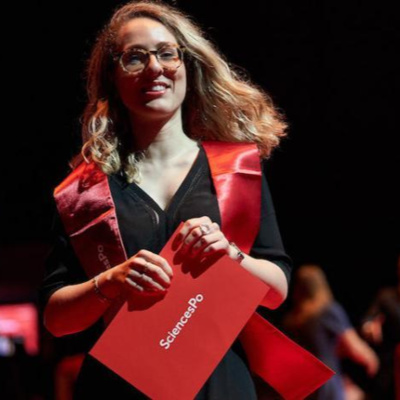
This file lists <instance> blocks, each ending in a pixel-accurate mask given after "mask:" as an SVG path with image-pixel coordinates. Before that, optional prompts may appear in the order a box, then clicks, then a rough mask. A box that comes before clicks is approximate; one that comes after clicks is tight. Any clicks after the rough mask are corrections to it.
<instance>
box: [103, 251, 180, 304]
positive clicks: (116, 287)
mask: <svg viewBox="0 0 400 400" xmlns="http://www.w3.org/2000/svg"><path fill="white" fill-rule="evenodd" d="M172 277H173V271H172V268H171V266H170V265H169V264H168V262H167V260H166V259H165V258H163V257H161V256H159V255H158V254H154V253H152V252H151V251H148V250H140V251H139V252H137V253H136V254H135V255H134V256H132V257H131V258H129V259H128V260H126V261H124V262H123V263H122V264H119V265H117V266H115V267H113V268H110V269H108V270H107V271H105V272H103V273H102V274H101V276H100V277H99V280H98V285H99V289H100V291H101V292H102V293H103V294H104V295H105V296H107V297H108V298H110V299H114V298H117V297H119V296H121V295H122V296H126V295H127V294H128V293H129V291H133V292H135V293H138V294H142V295H154V294H160V293H164V292H165V291H166V290H167V289H168V288H169V286H170V285H171V279H172Z"/></svg>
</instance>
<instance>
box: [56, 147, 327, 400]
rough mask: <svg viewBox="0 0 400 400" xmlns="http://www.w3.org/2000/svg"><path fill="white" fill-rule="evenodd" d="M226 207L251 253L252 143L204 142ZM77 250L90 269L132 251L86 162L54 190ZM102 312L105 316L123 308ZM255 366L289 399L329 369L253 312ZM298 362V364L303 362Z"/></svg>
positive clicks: (256, 165)
mask: <svg viewBox="0 0 400 400" xmlns="http://www.w3.org/2000/svg"><path fill="white" fill-rule="evenodd" d="M202 144H203V147H204V149H205V151H206V154H207V157H208V160H209V164H210V169H211V174H212V178H213V182H214V185H215V188H216V192H217V199H218V205H219V208H220V213H221V224H222V230H223V231H224V233H225V235H226V236H227V238H228V239H229V240H230V241H233V242H235V243H236V244H237V245H238V246H239V247H240V248H241V249H242V250H243V251H244V252H246V253H248V252H249V251H250V249H251V247H252V244H253V242H254V240H255V238H256V235H257V232H258V230H259V225H260V211H261V210H260V207H261V168H260V159H259V155H258V150H257V148H256V146H255V145H254V144H246V143H226V142H203V143H202ZM54 197H55V199H56V203H57V207H58V210H59V213H60V216H61V219H62V221H63V224H64V226H65V230H66V232H67V234H68V235H69V237H70V240H71V243H72V245H73V247H74V250H75V252H76V254H77V256H78V258H79V260H80V262H81V264H82V266H83V268H84V269H85V272H86V274H87V275H88V277H92V276H94V275H96V274H98V273H100V272H101V271H103V270H104V269H107V268H110V267H111V266H113V265H117V264H119V263H121V262H123V261H124V260H126V259H127V255H126V253H125V249H124V246H123V243H122V239H121V235H120V231H119V227H118V221H117V217H116V211H115V205H114V202H113V199H112V196H111V192H110V188H109V185H108V180H107V176H106V175H105V174H104V173H103V172H101V171H100V170H99V169H98V168H97V166H96V165H95V164H94V163H91V164H85V163H82V164H81V165H80V166H79V167H78V168H76V169H75V170H74V171H73V172H72V173H71V174H70V175H69V176H68V177H67V178H66V179H65V180H64V181H63V182H62V183H61V184H60V185H59V186H58V187H57V188H56V189H55V191H54ZM120 306H121V303H120V304H116V305H115V306H113V307H112V308H111V309H110V310H109V311H108V312H107V313H106V315H105V316H104V320H105V322H106V323H107V322H108V321H110V320H111V319H112V317H113V315H115V313H116V312H117V311H118V309H119V308H120ZM240 339H241V342H242V344H243V347H244V349H245V351H246V354H247V357H248V360H249V364H250V367H251V369H252V371H253V372H255V373H256V374H258V375H259V376H261V377H262V378H263V379H264V380H265V381H267V382H268V383H269V384H270V385H271V386H272V387H274V388H275V390H277V391H278V392H279V393H280V394H281V395H282V396H283V397H284V398H285V399H288V400H297V399H303V398H304V397H306V396H307V395H308V394H309V393H311V392H312V391H314V390H315V389H316V388H318V387H319V386H320V385H322V384H323V383H324V382H325V381H326V380H328V379H329V378H330V377H331V376H332V371H331V370H329V369H328V368H327V367H326V366H325V365H324V364H322V363H321V362H320V361H319V360H317V359H316V358H315V357H314V356H312V355H311V354H310V353H308V352H306V351H305V350H304V349H302V348H301V347H299V346H298V345H297V344H295V343H294V342H292V341H291V340H290V339H289V338H287V337H286V336H285V335H283V333H282V332H280V331H279V330H278V329H276V328H275V327H274V326H273V325H271V324H270V323H269V322H268V321H266V320H265V319H263V318H262V317H261V316H260V315H258V314H256V313H255V314H254V315H253V316H252V317H251V318H250V320H249V322H248V323H247V325H246V326H245V327H244V328H243V331H242V332H241V334H240ZM300 368H301V369H300Z"/></svg>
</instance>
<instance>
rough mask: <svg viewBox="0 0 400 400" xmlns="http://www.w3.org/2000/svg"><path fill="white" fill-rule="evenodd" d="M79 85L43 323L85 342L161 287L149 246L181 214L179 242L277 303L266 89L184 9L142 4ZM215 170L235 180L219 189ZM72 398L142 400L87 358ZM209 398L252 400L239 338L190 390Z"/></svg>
mask: <svg viewBox="0 0 400 400" xmlns="http://www.w3.org/2000/svg"><path fill="white" fill-rule="evenodd" d="M87 81H88V85H87V87H88V103H87V106H86V109H85V111H84V115H83V124H82V136H83V146H82V152H81V154H80V155H79V156H77V157H76V159H75V160H74V162H73V166H74V170H73V171H72V172H71V174H70V175H69V176H68V177H67V178H66V179H65V180H64V181H63V182H62V184H60V185H59V186H58V187H57V188H56V190H55V199H56V203H57V207H58V211H59V216H60V217H61V218H60V220H61V221H62V227H61V223H60V224H59V225H60V230H59V233H58V242H57V245H56V246H55V248H54V251H53V253H52V254H51V256H50V257H49V259H48V262H47V270H46V276H45V279H44V282H43V285H42V288H41V292H40V294H41V296H40V298H41V304H42V308H43V310H44V323H45V326H46V327H47V329H48V330H49V331H50V332H51V333H53V334H54V335H55V336H65V335H68V334H72V333H75V334H77V335H76V336H75V337H76V338H77V339H78V340H80V341H81V345H80V348H81V349H82V348H83V350H84V351H86V352H87V351H88V350H89V349H90V348H91V347H92V346H93V343H94V342H95V341H96V339H97V338H98V337H99V335H100V334H101V332H102V331H103V330H104V328H105V325H104V323H107V322H109V320H110V319H111V318H112V317H113V315H115V313H116V311H117V310H118V309H119V308H120V307H121V305H122V304H123V303H124V301H125V300H126V298H127V296H128V295H131V294H133V295H134V296H138V297H136V298H141V297H142V296H153V297H154V296H160V295H165V294H166V293H167V292H168V290H169V288H170V287H172V285H173V284H174V282H173V276H174V271H173V269H172V268H171V266H170V265H169V263H168V262H167V261H166V260H165V259H164V258H163V257H161V256H160V255H159V252H160V250H161V249H162V248H163V247H164V245H165V244H166V242H167V241H168V239H169V238H170V237H171V235H172V234H173V233H174V232H175V231H176V230H177V229H178V227H179V226H180V225H181V223H182V222H183V225H182V226H181V227H180V228H179V231H178V234H177V241H176V246H177V249H178V251H181V252H182V253H184V254H186V256H188V257H192V258H193V259H198V260H202V259H207V258H209V257H211V256H215V255H222V254H226V255H228V256H229V257H230V258H231V259H233V260H235V261H236V262H237V263H238V264H239V265H241V266H242V267H243V268H244V269H246V270H247V271H248V272H250V273H251V274H253V275H254V276H255V277H257V278H259V279H261V280H262V281H263V282H265V284H267V285H268V286H269V291H268V295H267V297H266V299H265V302H264V304H265V305H266V306H268V307H270V308H276V307H278V306H279V305H280V304H281V303H282V301H283V300H284V299H285V297H286V294H287V287H288V280H289V275H290V269H291V262H290V259H289V257H288V256H287V255H286V254H285V251H284V248H283V245H282V242H281V238H280V233H279V229H278V226H277V222H276V218H275V213H274V209H273V205H272V199H271V195H270V193H269V189H268V185H267V182H266V179H265V175H264V172H263V163H264V160H262V159H266V158H267V157H268V156H269V155H270V153H271V152H272V150H273V148H274V147H276V146H277V145H278V144H279V140H280V137H282V136H284V135H285V133H284V130H285V127H286V125H285V123H284V122H283V120H282V117H281V116H280V115H279V113H278V112H277V111H276V110H275V108H274V106H273V104H272V102H271V100H270V99H269V97H268V96H267V95H266V94H265V93H264V92H263V91H261V90H260V89H258V88H257V87H256V86H255V85H253V84H251V83H249V82H248V81H243V80H242V79H240V77H239V76H237V75H236V73H235V72H234V71H233V70H231V69H230V68H229V66H228V64H227V62H226V61H225V60H224V59H223V57H222V56H221V55H220V54H219V53H218V52H217V51H216V50H215V48H214V47H213V45H212V44H211V43H210V42H209V41H207V40H206V39H205V38H204V37H203V35H202V32H201V30H200V29H199V28H198V27H197V26H196V25H195V24H193V23H192V22H191V21H190V19H189V18H187V17H186V16H185V15H183V14H182V13H181V12H180V11H178V10H176V9H175V8H172V7H170V6H166V5H164V4H160V3H159V2H150V1H145V2H131V3H128V4H126V5H124V6H122V7H121V8H119V9H118V10H117V11H116V12H115V13H114V15H113V16H112V18H111V20H110V22H109V23H108V24H107V25H106V27H105V28H104V30H103V31H102V33H101V34H100V36H99V38H98V40H97V42H96V43H95V45H94V48H93V52H92V54H91V57H90V60H89V64H88V76H87ZM219 170H223V171H225V176H226V177H231V178H232V179H230V180H229V181H228V183H227V184H226V185H225V186H224V187H221V186H220V182H219V181H218V180H217V178H216V175H215V171H219ZM238 171H239V172H240V174H238V173H236V172H238ZM237 177H240V179H239V180H238V179H237ZM235 182H236V183H235ZM238 182H239V183H238ZM232 185H233V186H232ZM228 214H229V215H231V218H230V219H226V218H225V216H226V215H228ZM61 221H60V222H61ZM221 226H222V228H221ZM110 235H111V236H110ZM233 241H235V242H236V243H233ZM99 249H101V252H100V251H99ZM105 260H106V263H105ZM105 266H106V268H105ZM227 285H229V282H227ZM228 306H229V305H227V307H228ZM101 317H102V318H101ZM75 397H76V398H82V399H84V398H85V399H86V398H89V397H90V398H92V397H95V398H98V399H103V398H104V399H106V398H107V399H109V398H120V399H123V398H126V399H140V398H146V396H145V395H144V394H142V393H141V392H140V391H139V390H137V389H136V388H134V387H132V386H131V385H129V384H127V383H126V382H125V381H123V380H122V379H121V378H119V377H118V376H116V375H115V374H113V373H112V372H111V371H109V370H107V369H106V368H105V367H104V366H102V365H101V364H100V363H98V362H96V360H94V359H93V358H91V357H90V356H88V357H87V358H86V360H85V362H84V365H83V368H82V370H81V373H80V376H79V379H78V383H77V386H76V392H75ZM211 398H213V399H238V400H239V399H243V398H246V399H255V398H256V393H255V386H254V383H253V380H252V378H251V374H250V371H249V368H248V361H247V359H246V356H245V354H244V351H243V349H242V347H241V344H240V341H239V340H236V341H235V343H234V345H233V346H232V347H231V348H230V349H227V353H226V355H225V356H224V357H223V359H222V360H221V362H220V364H219V365H218V366H217V367H216V369H215V371H214V372H213V373H212V374H211V376H210V377H209V379H208V380H207V382H205V383H204V386H203V387H202V388H201V390H200V391H199V393H198V394H197V396H196V399H211Z"/></svg>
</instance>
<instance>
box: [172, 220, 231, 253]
mask: <svg viewBox="0 0 400 400" xmlns="http://www.w3.org/2000/svg"><path fill="white" fill-rule="evenodd" d="M179 247H180V249H179V251H181V252H182V253H183V254H186V255H189V256H191V257H199V258H203V257H207V256H210V255H212V254H215V253H218V252H220V253H225V254H228V255H229V256H230V257H231V258H235V256H236V254H235V249H233V248H232V246H231V245H230V244H229V241H228V239H227V238H226V237H225V235H224V234H223V232H222V231H221V230H220V228H219V225H218V224H217V223H216V222H212V221H211V219H210V218H209V217H201V218H191V219H188V220H187V221H186V222H185V223H184V225H183V227H182V228H181V230H180V231H179V232H178V234H177V236H176V239H175V242H174V243H173V248H175V249H178V248H179Z"/></svg>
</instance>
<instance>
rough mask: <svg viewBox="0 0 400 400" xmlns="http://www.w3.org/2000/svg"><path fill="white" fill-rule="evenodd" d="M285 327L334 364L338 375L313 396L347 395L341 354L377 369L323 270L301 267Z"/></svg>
mask: <svg viewBox="0 0 400 400" xmlns="http://www.w3.org/2000/svg"><path fill="white" fill-rule="evenodd" d="M284 325H285V328H286V329H287V330H288V331H289V332H291V333H292V335H293V337H294V338H295V339H296V341H298V342H299V343H300V344H301V345H303V346H304V347H305V348H306V349H308V350H309V351H311V352H312V353H313V354H315V355H316V356H317V357H318V358H319V359H320V360H321V361H323V362H324V363H325V364H327V365H328V366H329V367H331V368H332V369H333V370H334V371H335V372H336V375H335V376H334V377H333V378H331V379H330V380H329V381H328V382H327V383H326V384H325V385H324V386H322V388H321V389H319V390H318V391H317V392H315V393H314V394H313V396H311V397H310V398H313V399H321V400H325V399H330V400H342V399H344V398H345V393H344V386H343V381H342V377H341V375H340V359H339V356H343V357H348V358H350V359H351V360H352V361H354V362H356V363H358V364H360V365H362V366H363V367H364V369H365V370H366V371H367V373H368V374H369V375H370V376H373V375H374V374H375V373H376V371H377V368H378V359H377V357H376V355H375V353H374V352H373V350H372V349H371V348H370V347H369V346H368V345H367V344H366V343H365V342H364V341H363V340H362V339H361V338H360V337H359V335H358V334H357V332H356V331H355V329H354V328H353V327H352V325H351V323H350V321H349V319H348V317H347V314H346V312H345V311H344V310H343V308H342V307H341V306H340V304H338V303H337V302H336V301H335V300H334V298H333V295H332V292H331V290H330V288H329V284H328V282H327V280H326V277H325V274H324V272H323V271H322V269H321V268H320V267H319V266H317V265H303V266H301V267H300V268H299V269H298V270H297V272H296V276H295V280H294V287H293V308H292V310H291V311H290V312H289V313H288V314H287V315H286V317H285V321H284Z"/></svg>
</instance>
